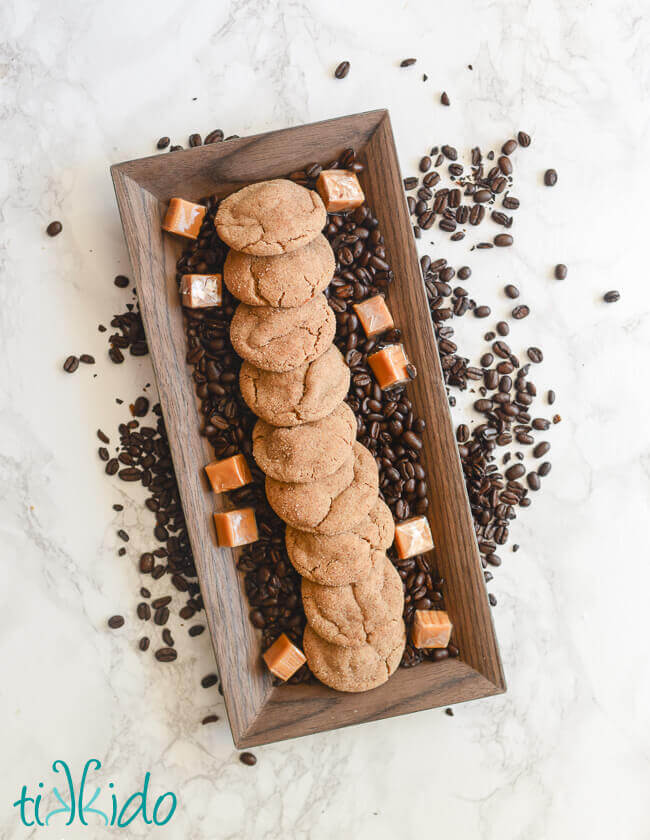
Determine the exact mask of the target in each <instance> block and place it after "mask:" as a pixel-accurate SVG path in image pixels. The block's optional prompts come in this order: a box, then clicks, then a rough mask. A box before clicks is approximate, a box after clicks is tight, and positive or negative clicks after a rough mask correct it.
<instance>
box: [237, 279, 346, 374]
mask: <svg viewBox="0 0 650 840" xmlns="http://www.w3.org/2000/svg"><path fill="white" fill-rule="evenodd" d="M335 330H336V319H335V317H334V312H333V311H332V310H331V309H330V306H329V304H328V303H327V298H326V297H325V295H318V296H317V297H315V298H314V299H313V300H310V301H308V302H307V303H303V305H302V306H296V307H295V308H294V309H275V308H274V307H270V306H249V305H248V304H247V303H240V304H239V306H238V307H237V309H236V311H235V314H234V315H233V319H232V321H231V324H230V340H231V342H232V346H233V347H234V348H235V351H236V352H237V353H238V354H239V355H240V356H241V357H242V359H246V361H248V362H251V363H252V364H254V365H255V367H258V368H262V370H272V371H275V372H276V373H286V372H287V371H289V370H294V368H297V367H300V366H301V365H304V364H305V363H306V362H313V361H314V359H317V358H318V357H319V356H322V355H323V353H324V352H325V351H326V350H327V348H328V347H329V346H330V345H331V343H332V340H333V338H334V332H335Z"/></svg>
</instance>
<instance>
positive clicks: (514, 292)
mask: <svg viewBox="0 0 650 840" xmlns="http://www.w3.org/2000/svg"><path fill="white" fill-rule="evenodd" d="M504 292H505V293H506V295H507V296H508V297H509V298H518V297H519V289H518V288H517V287H516V286H513V285H512V284H509V285H507V286H506V287H505V289H504Z"/></svg>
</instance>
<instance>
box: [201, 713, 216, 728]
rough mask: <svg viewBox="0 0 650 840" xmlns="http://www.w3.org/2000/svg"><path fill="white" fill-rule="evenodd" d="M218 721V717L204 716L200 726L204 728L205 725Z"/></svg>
mask: <svg viewBox="0 0 650 840" xmlns="http://www.w3.org/2000/svg"><path fill="white" fill-rule="evenodd" d="M218 720H219V717H218V715H206V716H205V717H204V718H203V720H202V721H201V724H202V725H203V726H205V725H206V724H208V723H216V722H217V721H218Z"/></svg>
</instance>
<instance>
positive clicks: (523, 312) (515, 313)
mask: <svg viewBox="0 0 650 840" xmlns="http://www.w3.org/2000/svg"><path fill="white" fill-rule="evenodd" d="M529 315H530V309H529V307H528V306H526V305H525V304H520V305H519V306H515V308H514V309H513V310H512V317H513V318H514V319H515V320H516V321H521V319H522V318H527V317H528V316H529Z"/></svg>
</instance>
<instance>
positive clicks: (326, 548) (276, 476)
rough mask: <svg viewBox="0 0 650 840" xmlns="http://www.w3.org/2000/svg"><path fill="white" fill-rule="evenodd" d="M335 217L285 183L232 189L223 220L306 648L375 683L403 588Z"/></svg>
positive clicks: (334, 681) (236, 320) (325, 676)
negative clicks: (353, 342)
mask: <svg viewBox="0 0 650 840" xmlns="http://www.w3.org/2000/svg"><path fill="white" fill-rule="evenodd" d="M355 180H356V179H355ZM361 196H362V200H363V195H362V194H361ZM355 206H356V205H355ZM326 218H327V216H326V209H325V206H324V204H323V201H322V200H321V198H320V197H319V195H318V194H317V193H316V192H314V191H312V190H308V189H305V188H304V187H302V186H299V185H298V184H295V183H293V182H292V181H286V180H275V181H266V182H262V183H257V184H252V185H251V186H248V187H245V188H244V189H242V190H240V191H239V192H236V193H234V194H233V195H231V196H229V197H228V198H226V199H225V200H224V201H223V202H222V203H221V205H220V207H219V210H218V212H217V216H216V220H215V225H216V228H217V232H218V233H219V236H220V237H221V239H222V240H223V241H224V242H225V243H226V244H227V245H229V246H230V248H231V251H230V253H229V254H228V257H227V259H226V263H225V267H224V282H225V284H226V286H227V287H228V289H229V290H230V292H231V293H232V294H233V295H234V296H235V297H236V298H238V299H239V300H240V301H241V303H240V305H239V307H238V308H237V311H236V313H235V315H234V317H233V319H232V323H231V330H230V338H231V341H232V345H233V347H234V349H235V350H236V352H237V353H238V354H239V355H240V356H241V357H242V359H243V360H244V361H243V364H242V367H241V373H240V387H241V391H242V395H243V397H244V399H245V401H246V403H247V404H248V405H249V407H250V408H251V410H252V411H253V412H254V413H255V414H256V415H257V416H258V417H259V418H260V419H259V420H258V422H257V424H256V426H255V428H254V431H253V455H254V457H255V460H256V461H257V464H258V465H259V467H260V469H262V470H263V471H264V473H265V474H266V493H267V497H268V500H269V503H270V504H271V506H272V508H273V509H274V511H275V512H276V513H277V514H278V516H279V517H280V518H281V519H283V520H284V522H286V523H287V530H286V545H287V551H288V554H289V558H290V560H291V562H292V563H293V565H294V567H295V568H296V569H297V571H298V572H299V573H300V574H301V575H302V577H303V584H302V597H303V603H304V609H305V615H306V617H307V628H306V630H305V635H304V651H305V655H306V657H307V661H308V663H309V666H310V668H311V670H312V672H313V673H314V674H315V675H316V676H317V677H318V679H320V680H321V681H322V682H323V683H325V684H326V685H329V686H331V687H332V688H335V689H337V690H339V691H366V690H368V689H371V688H375V687H376V686H378V685H381V683H383V682H385V681H386V680H387V679H388V677H389V676H390V675H391V674H392V673H393V671H394V670H395V669H396V668H397V666H398V665H399V662H400V660H401V657H402V653H403V650H404V645H405V630H404V623H403V621H402V611H403V607H404V596H403V589H402V582H401V580H400V577H399V575H398V573H397V571H396V570H395V568H394V566H393V564H392V563H391V562H390V560H389V559H388V558H387V556H386V549H387V548H388V547H389V546H390V545H391V543H392V541H393V535H394V523H393V519H392V515H391V513H390V511H389V509H388V508H387V506H386V505H385V504H384V502H383V501H381V500H380V498H379V481H378V471H377V465H376V463H375V460H374V457H373V455H372V454H371V453H370V452H369V451H368V450H367V449H366V448H365V447H364V446H362V445H361V444H360V443H358V442H357V441H356V432H357V423H356V419H355V417H354V414H353V413H352V411H351V409H350V408H349V407H348V405H347V404H346V403H345V402H344V399H345V397H346V395H347V392H348V388H349V380H350V373H349V369H348V367H347V365H346V364H345V361H344V360H343V357H342V356H341V354H340V353H339V351H338V350H337V348H336V347H335V346H334V345H333V343H332V342H333V339H334V333H335V327H336V323H335V317H334V313H333V312H332V310H331V308H330V306H329V304H328V302H327V299H326V297H325V295H324V294H323V290H324V289H325V288H326V286H327V285H328V284H329V282H330V280H331V279H332V276H333V274H334V269H335V259H334V254H333V252H332V249H331V247H330V245H329V243H328V242H327V240H326V239H325V237H324V236H323V235H322V233H321V230H322V229H323V227H324V225H325V223H326ZM283 644H284V646H285V647H286V642H283ZM294 651H295V649H294ZM295 661H296V662H298V663H299V660H298V659H295ZM267 662H269V659H268V658H267ZM283 676H285V674H283ZM285 678H286V676H285Z"/></svg>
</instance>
